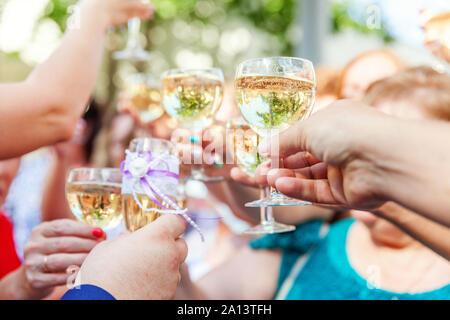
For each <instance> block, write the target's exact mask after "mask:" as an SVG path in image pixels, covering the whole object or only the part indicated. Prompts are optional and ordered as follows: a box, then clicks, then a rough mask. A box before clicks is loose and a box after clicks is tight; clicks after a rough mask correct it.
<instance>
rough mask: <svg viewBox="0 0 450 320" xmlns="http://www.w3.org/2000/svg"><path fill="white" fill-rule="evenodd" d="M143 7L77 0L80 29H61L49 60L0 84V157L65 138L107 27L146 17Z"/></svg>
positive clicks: (85, 96)
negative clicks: (21, 77)
mask: <svg viewBox="0 0 450 320" xmlns="http://www.w3.org/2000/svg"><path fill="white" fill-rule="evenodd" d="M139 6H140V7H139ZM124 8H125V9H124ZM130 8H131V9H130ZM146 8H147V9H145V8H144V7H143V5H142V4H139V5H137V4H136V3H135V1H133V0H129V1H119V0H110V1H105V0H85V1H82V2H81V3H80V27H79V28H72V29H70V30H68V31H67V32H66V34H65V35H64V37H63V39H62V42H61V45H60V46H59V48H58V49H57V50H56V51H55V52H54V53H53V54H52V55H51V56H50V58H49V59H47V61H45V62H44V63H42V64H41V65H39V66H38V67H36V68H35V69H34V70H33V72H32V73H31V74H30V75H29V76H28V78H27V79H26V80H25V81H23V82H20V83H6V84H0V132H1V134H0V159H5V158H11V157H15V156H19V155H22V154H24V153H27V152H30V151H32V150H34V149H37V148H39V147H41V146H44V145H50V144H54V143H56V142H59V141H63V140H67V139H70V137H71V136H72V134H73V132H74V130H75V126H76V123H77V119H78V118H79V117H80V116H81V114H82V113H83V111H84V110H85V108H86V104H87V102H88V100H89V97H90V96H91V94H92V91H93V89H94V86H95V83H96V81H97V76H98V73H99V70H100V65H101V60H102V54H103V43H104V39H105V32H106V30H107V28H108V27H109V26H112V25H118V24H121V23H124V22H125V21H126V19H127V18H128V17H131V16H133V15H136V16H140V17H141V18H150V13H151V12H150V11H149V10H150V9H149V7H146ZM132 9H133V10H134V11H132ZM127 10H128V11H127ZM145 10H146V11H145ZM144 13H145V14H147V15H148V16H144ZM17 139H20V143H17Z"/></svg>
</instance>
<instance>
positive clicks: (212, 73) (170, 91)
mask: <svg viewBox="0 0 450 320" xmlns="http://www.w3.org/2000/svg"><path fill="white" fill-rule="evenodd" d="M161 79H162V84H161V87H162V95H163V104H164V108H165V109H166V112H167V113H168V114H169V115H170V116H172V117H173V118H175V119H176V120H177V122H178V123H179V124H180V125H181V126H182V127H184V128H187V129H190V130H191V131H192V132H193V133H194V134H193V135H192V136H191V139H190V142H191V143H193V144H198V143H199V142H200V140H201V139H200V138H199V136H201V133H202V130H204V129H206V128H207V127H208V126H210V125H211V124H212V123H213V121H214V115H215V114H216V112H217V110H218V109H219V107H220V104H221V103H222V96H223V84H224V78H223V73H222V70H220V69H218V68H209V69H173V70H169V71H166V72H164V73H163V74H162V76H161ZM187 179H194V180H200V181H205V182H208V181H220V180H223V177H210V176H207V175H206V174H205V173H204V171H203V168H202V166H201V165H199V164H193V165H192V170H191V175H190V176H189V177H188V178H187Z"/></svg>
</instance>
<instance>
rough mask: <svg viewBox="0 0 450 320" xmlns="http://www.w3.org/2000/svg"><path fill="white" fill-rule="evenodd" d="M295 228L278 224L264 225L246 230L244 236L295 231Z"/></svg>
mask: <svg viewBox="0 0 450 320" xmlns="http://www.w3.org/2000/svg"><path fill="white" fill-rule="evenodd" d="M294 230H295V226H291V225H287V224H282V223H278V222H272V223H262V224H259V225H257V226H254V227H252V228H250V229H247V230H245V231H244V232H242V234H270V233H282V232H289V231H294Z"/></svg>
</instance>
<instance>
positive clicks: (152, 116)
mask: <svg viewBox="0 0 450 320" xmlns="http://www.w3.org/2000/svg"><path fill="white" fill-rule="evenodd" d="M117 108H118V109H119V111H124V112H128V113H130V114H131V115H132V116H133V117H134V118H136V119H137V120H138V122H139V123H140V124H141V125H147V124H149V123H150V122H152V121H153V120H156V119H158V118H159V117H160V116H161V115H162V114H163V113H164V108H163V107H162V105H161V84H160V81H159V79H157V78H155V77H153V76H151V75H149V74H143V73H133V74H130V75H128V76H127V77H126V78H125V84H124V87H123V89H122V91H121V93H120V95H119V102H118V105H117Z"/></svg>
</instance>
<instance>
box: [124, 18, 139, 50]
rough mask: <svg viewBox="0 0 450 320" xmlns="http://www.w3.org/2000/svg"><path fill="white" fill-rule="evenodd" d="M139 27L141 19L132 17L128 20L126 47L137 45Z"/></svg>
mask: <svg viewBox="0 0 450 320" xmlns="http://www.w3.org/2000/svg"><path fill="white" fill-rule="evenodd" d="M140 29H141V19H139V18H132V19H130V20H128V41H127V47H129V48H133V47H137V46H138V45H139V32H140Z"/></svg>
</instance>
